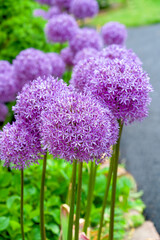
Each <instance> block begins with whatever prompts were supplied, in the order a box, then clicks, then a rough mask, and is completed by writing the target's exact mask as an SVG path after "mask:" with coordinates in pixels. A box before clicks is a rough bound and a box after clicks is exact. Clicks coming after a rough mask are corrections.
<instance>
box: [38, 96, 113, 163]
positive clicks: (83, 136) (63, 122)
mask: <svg viewBox="0 0 160 240" xmlns="http://www.w3.org/2000/svg"><path fill="white" fill-rule="evenodd" d="M42 123H43V124H42V125H41V126H40V128H41V135H42V145H43V146H44V147H45V148H47V149H48V150H49V152H50V153H51V154H53V156H54V157H57V156H59V157H62V158H64V159H66V160H67V161H70V162H72V161H73V160H74V159H76V160H78V161H86V162H88V161H89V160H92V161H93V160H94V159H96V161H97V162H99V161H100V160H101V158H102V156H103V154H106V155H107V156H110V154H111V151H110V146H111V145H112V144H113V142H114V143H115V141H116V136H115V132H117V133H118V127H117V123H116V121H114V124H113V115H112V117H111V113H110V111H109V110H108V109H104V108H103V107H101V106H100V105H99V103H98V102H97V101H96V100H95V99H92V98H91V97H90V96H84V95H82V94H78V93H76V92H75V93H74V92H72V93H68V92H66V94H64V95H63V96H61V95H57V96H55V98H54V102H53V103H52V104H50V103H48V104H47V105H46V110H45V111H42ZM113 126H114V129H113Z"/></svg>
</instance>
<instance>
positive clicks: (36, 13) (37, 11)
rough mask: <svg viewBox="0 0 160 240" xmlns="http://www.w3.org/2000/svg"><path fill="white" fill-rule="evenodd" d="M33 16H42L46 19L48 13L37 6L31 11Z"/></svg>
mask: <svg viewBox="0 0 160 240" xmlns="http://www.w3.org/2000/svg"><path fill="white" fill-rule="evenodd" d="M33 16H35V17H42V18H44V19H48V14H47V12H46V11H45V10H43V9H41V8H38V9H35V10H34V11H33Z"/></svg>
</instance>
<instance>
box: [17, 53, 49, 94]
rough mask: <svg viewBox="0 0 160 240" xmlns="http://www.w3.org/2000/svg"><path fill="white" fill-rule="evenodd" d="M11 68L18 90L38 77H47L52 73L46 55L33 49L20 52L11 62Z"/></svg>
mask: <svg viewBox="0 0 160 240" xmlns="http://www.w3.org/2000/svg"><path fill="white" fill-rule="evenodd" d="M13 66H14V71H15V77H16V80H17V84H18V86H19V89H21V88H22V87H23V85H24V84H25V83H27V82H29V81H32V80H34V79H36V78H37V77H39V76H44V75H45V76H48V75H50V74H51V72H52V66H51V63H50V60H49V58H48V57H47V55H46V54H45V53H43V52H42V51H40V50H37V49H34V48H28V49H26V50H23V51H21V52H20V54H19V55H18V56H17V57H16V59H15V60H13Z"/></svg>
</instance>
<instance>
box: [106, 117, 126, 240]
mask: <svg viewBox="0 0 160 240" xmlns="http://www.w3.org/2000/svg"><path fill="white" fill-rule="evenodd" d="M118 122H119V138H118V141H117V143H116V145H115V159H114V165H113V183H112V196H111V209H110V224H109V240H113V238H114V213H115V200H116V183H117V170H118V160H119V148H120V140H121V135H122V128H123V124H122V123H121V120H119V121H118Z"/></svg>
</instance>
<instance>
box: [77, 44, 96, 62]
mask: <svg viewBox="0 0 160 240" xmlns="http://www.w3.org/2000/svg"><path fill="white" fill-rule="evenodd" d="M97 55H99V52H98V51H97V50H96V49H95V48H91V47H89V48H83V49H82V50H80V51H79V52H78V53H77V54H76V55H75V58H74V65H76V64H77V63H78V62H79V61H81V60H84V59H86V58H90V57H95V56H97Z"/></svg>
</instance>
